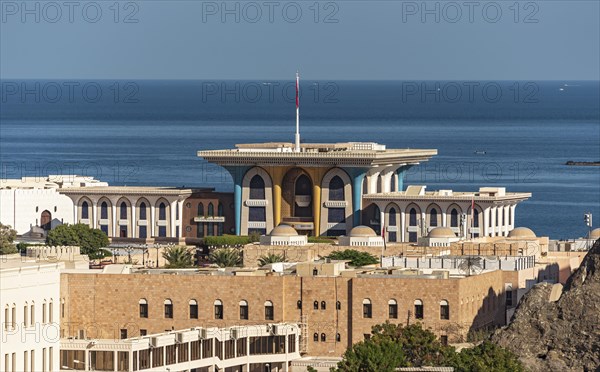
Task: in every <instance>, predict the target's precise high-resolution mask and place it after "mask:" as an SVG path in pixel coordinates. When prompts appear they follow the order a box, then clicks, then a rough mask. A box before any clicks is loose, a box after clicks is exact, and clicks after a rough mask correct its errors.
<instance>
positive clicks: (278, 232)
mask: <svg viewBox="0 0 600 372" xmlns="http://www.w3.org/2000/svg"><path fill="white" fill-rule="evenodd" d="M297 235H298V232H297V231H296V229H294V228H293V227H291V226H290V225H285V224H281V225H279V226H277V227H275V228H274V229H273V230H271V232H270V233H269V236H297Z"/></svg>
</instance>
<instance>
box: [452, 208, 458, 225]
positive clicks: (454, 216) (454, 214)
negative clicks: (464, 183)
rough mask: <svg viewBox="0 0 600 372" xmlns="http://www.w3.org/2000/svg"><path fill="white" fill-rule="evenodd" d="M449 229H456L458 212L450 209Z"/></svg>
mask: <svg viewBox="0 0 600 372" xmlns="http://www.w3.org/2000/svg"><path fill="white" fill-rule="evenodd" d="M450 227H458V211H457V210H456V208H452V211H450Z"/></svg>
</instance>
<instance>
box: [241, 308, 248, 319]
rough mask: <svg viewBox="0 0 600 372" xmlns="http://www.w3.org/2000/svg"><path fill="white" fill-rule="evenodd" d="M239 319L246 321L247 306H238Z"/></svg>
mask: <svg viewBox="0 0 600 372" xmlns="http://www.w3.org/2000/svg"><path fill="white" fill-rule="evenodd" d="M240 319H241V320H248V306H247V305H240Z"/></svg>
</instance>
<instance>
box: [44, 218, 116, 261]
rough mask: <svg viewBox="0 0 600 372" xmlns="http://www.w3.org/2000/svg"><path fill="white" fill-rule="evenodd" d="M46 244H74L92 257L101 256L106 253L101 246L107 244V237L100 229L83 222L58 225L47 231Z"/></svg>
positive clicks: (82, 252)
mask: <svg viewBox="0 0 600 372" xmlns="http://www.w3.org/2000/svg"><path fill="white" fill-rule="evenodd" d="M46 244H48V245H75V246H79V247H80V248H81V254H85V255H88V256H89V257H90V258H92V259H96V258H102V257H105V256H106V255H107V252H106V251H105V250H102V249H101V248H103V247H106V246H108V244H109V242H108V237H107V236H106V234H105V233H103V232H102V230H99V229H91V228H90V227H89V226H88V225H85V224H81V223H80V224H75V225H67V224H65V225H59V226H57V227H56V228H54V229H52V230H50V232H48V236H47V237H46Z"/></svg>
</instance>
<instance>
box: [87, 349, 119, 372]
mask: <svg viewBox="0 0 600 372" xmlns="http://www.w3.org/2000/svg"><path fill="white" fill-rule="evenodd" d="M114 366H115V360H114V354H113V352H112V351H90V367H91V370H92V371H114V369H115V368H114Z"/></svg>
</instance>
